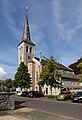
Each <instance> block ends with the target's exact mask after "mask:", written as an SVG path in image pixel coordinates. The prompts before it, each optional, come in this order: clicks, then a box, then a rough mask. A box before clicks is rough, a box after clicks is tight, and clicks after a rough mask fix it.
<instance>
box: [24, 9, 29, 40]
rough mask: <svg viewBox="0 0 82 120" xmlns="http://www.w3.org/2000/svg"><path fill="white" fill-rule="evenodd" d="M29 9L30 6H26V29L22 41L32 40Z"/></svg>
mask: <svg viewBox="0 0 82 120" xmlns="http://www.w3.org/2000/svg"><path fill="white" fill-rule="evenodd" d="M27 10H28V7H26V21H25V23H24V30H23V37H22V41H31V38H30V31H29V24H28V15H27Z"/></svg>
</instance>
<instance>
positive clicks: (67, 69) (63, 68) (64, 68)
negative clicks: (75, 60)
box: [58, 63, 73, 72]
mask: <svg viewBox="0 0 82 120" xmlns="http://www.w3.org/2000/svg"><path fill="white" fill-rule="evenodd" d="M58 67H59V69H61V70H65V71H71V72H73V70H72V69H70V68H69V67H66V66H64V65H62V64H60V63H58Z"/></svg>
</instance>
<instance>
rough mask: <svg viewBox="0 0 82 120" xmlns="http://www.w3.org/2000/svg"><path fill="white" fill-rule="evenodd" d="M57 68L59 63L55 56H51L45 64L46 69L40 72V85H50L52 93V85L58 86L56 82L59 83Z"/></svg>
mask: <svg viewBox="0 0 82 120" xmlns="http://www.w3.org/2000/svg"><path fill="white" fill-rule="evenodd" d="M57 69H58V63H57V62H56V61H55V60H54V57H53V56H51V57H50V59H48V61H47V63H46V65H45V66H44V69H43V70H42V72H41V74H40V79H41V81H39V83H38V84H39V85H42V86H43V85H44V84H46V85H47V86H49V85H50V87H51V94H52V87H56V84H58V82H57V81H58V75H57Z"/></svg>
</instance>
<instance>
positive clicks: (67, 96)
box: [56, 91, 72, 100]
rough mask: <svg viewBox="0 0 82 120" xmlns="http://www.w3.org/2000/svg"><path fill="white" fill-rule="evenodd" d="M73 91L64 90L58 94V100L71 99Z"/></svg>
mask: <svg viewBox="0 0 82 120" xmlns="http://www.w3.org/2000/svg"><path fill="white" fill-rule="evenodd" d="M71 95H72V94H71V92H70V91H63V92H61V93H59V95H57V96H56V99H57V100H69V99H71Z"/></svg>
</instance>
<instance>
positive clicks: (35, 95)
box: [28, 91, 44, 98]
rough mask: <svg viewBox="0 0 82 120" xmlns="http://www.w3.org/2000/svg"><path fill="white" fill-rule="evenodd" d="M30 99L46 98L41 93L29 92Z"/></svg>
mask: <svg viewBox="0 0 82 120" xmlns="http://www.w3.org/2000/svg"><path fill="white" fill-rule="evenodd" d="M28 97H30V98H34V97H44V94H43V93H42V92H40V91H29V92H28Z"/></svg>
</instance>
